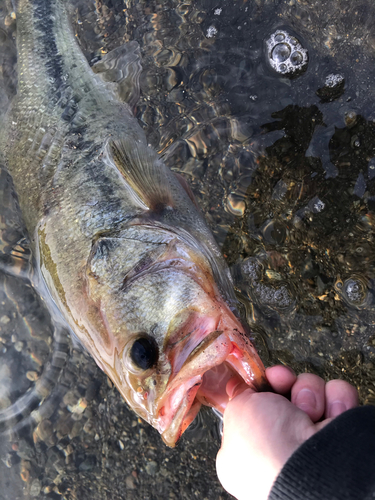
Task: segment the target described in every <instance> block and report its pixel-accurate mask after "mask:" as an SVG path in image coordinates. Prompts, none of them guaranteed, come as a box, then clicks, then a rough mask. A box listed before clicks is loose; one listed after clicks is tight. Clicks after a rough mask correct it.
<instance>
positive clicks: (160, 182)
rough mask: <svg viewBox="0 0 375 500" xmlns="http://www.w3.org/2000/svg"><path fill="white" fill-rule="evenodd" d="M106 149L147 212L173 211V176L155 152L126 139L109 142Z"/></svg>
mask: <svg viewBox="0 0 375 500" xmlns="http://www.w3.org/2000/svg"><path fill="white" fill-rule="evenodd" d="M109 148H110V153H111V156H112V159H113V161H114V163H115V165H116V167H117V168H118V170H119V172H120V173H121V175H122V176H123V177H124V179H125V180H126V182H127V183H128V184H129V186H130V187H131V188H132V189H133V190H134V191H135V192H136V193H137V195H138V196H139V198H140V199H141V200H142V201H143V202H144V203H145V205H146V206H148V207H149V209H150V210H153V211H155V212H160V211H162V210H164V209H165V208H167V207H170V208H174V200H173V195H172V191H171V183H172V181H174V179H173V174H172V172H171V171H170V170H169V169H168V167H166V166H165V165H164V163H163V162H162V161H161V160H160V159H159V158H158V156H157V154H156V153H155V151H153V150H152V149H151V148H150V147H148V146H147V145H146V144H145V143H144V142H138V141H136V140H134V139H132V138H129V137H126V138H123V139H120V140H114V141H111V142H110V143H109Z"/></svg>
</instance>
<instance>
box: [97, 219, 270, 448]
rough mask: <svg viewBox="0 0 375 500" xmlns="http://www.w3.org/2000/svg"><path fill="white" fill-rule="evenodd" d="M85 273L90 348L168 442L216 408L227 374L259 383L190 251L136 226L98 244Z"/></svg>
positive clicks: (255, 367) (236, 328) (221, 403)
mask: <svg viewBox="0 0 375 500" xmlns="http://www.w3.org/2000/svg"><path fill="white" fill-rule="evenodd" d="M110 240H111V241H110ZM99 247H100V248H99ZM104 248H105V250H104ZM130 248H132V251H130ZM87 276H88V288H87V297H88V299H89V301H91V303H92V304H95V307H96V314H95V315H94V316H95V318H96V320H95V321H96V322H95V321H94V320H92V325H91V326H90V335H91V338H92V339H93V346H92V347H94V348H92V349H90V351H91V353H92V355H93V356H94V358H95V359H96V361H97V363H98V365H99V366H100V367H101V368H102V369H103V370H104V371H105V372H106V373H107V374H108V375H109V377H110V378H111V379H112V381H113V382H114V383H115V385H116V387H117V388H118V390H119V391H120V393H121V394H122V395H123V397H124V398H125V400H126V401H127V402H128V404H129V405H130V406H131V407H132V409H133V410H134V411H135V412H136V413H137V414H138V415H139V416H141V417H142V418H143V419H145V420H146V421H147V422H149V423H150V424H151V425H152V426H153V427H155V428H156V429H157V430H158V431H159V432H160V434H161V435H162V438H163V440H164V441H165V443H166V444H168V445H169V446H174V445H175V443H176V441H177V440H178V439H179V437H180V436H181V434H182V433H183V432H184V431H185V429H186V428H187V427H188V425H189V424H190V423H191V422H192V421H193V420H194V418H195V416H196V415H197V413H198V411H199V409H200V407H201V405H202V404H205V405H208V406H212V407H215V408H217V409H218V410H219V411H221V412H223V411H224V409H225V405H226V403H227V400H228V398H227V396H226V392H225V387H226V383H227V382H228V380H229V379H230V378H232V377H237V378H239V379H240V380H244V381H245V382H246V383H247V384H248V385H249V386H250V387H252V388H254V389H256V390H261V389H262V387H263V386H264V385H265V383H266V378H265V373H264V367H263V364H262V362H261V360H260V359H259V357H258V354H257V353H256V351H255V348H254V346H253V344H252V343H251V341H250V339H249V337H248V335H247V334H246V331H245V329H244V326H243V325H242V323H241V321H240V320H239V318H238V317H237V316H236V314H235V313H234V312H233V311H232V310H231V308H230V307H229V306H228V304H227V303H226V301H225V300H224V299H223V297H222V295H221V294H220V292H219V290H218V287H217V285H216V283H215V280H214V277H213V272H212V268H211V265H210V263H209V260H208V259H207V257H206V256H205V254H204V252H202V251H200V250H199V249H198V248H194V247H193V246H192V245H191V244H189V243H187V242H186V241H183V240H182V239H181V238H179V237H177V236H176V235H175V234H171V233H170V232H168V231H164V233H163V232H162V231H161V230H158V229H155V228H150V227H145V226H143V227H140V226H139V227H136V228H133V229H132V231H130V232H129V231H128V233H127V234H126V235H122V237H121V238H115V239H109V238H106V242H104V241H98V242H97V244H96V248H95V246H94V248H93V253H92V256H91V258H90V261H89V266H88V271H87ZM95 307H94V309H95ZM96 337H99V338H98V339H97V341H96ZM99 345H101V347H100V348H98V346H99Z"/></svg>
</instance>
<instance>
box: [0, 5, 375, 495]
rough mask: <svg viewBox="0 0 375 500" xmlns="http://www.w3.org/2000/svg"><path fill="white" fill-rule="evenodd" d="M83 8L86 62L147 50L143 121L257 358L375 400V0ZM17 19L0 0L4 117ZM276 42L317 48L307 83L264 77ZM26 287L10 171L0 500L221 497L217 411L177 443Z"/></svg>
mask: <svg viewBox="0 0 375 500" xmlns="http://www.w3.org/2000/svg"><path fill="white" fill-rule="evenodd" d="M71 5H72V22H73V24H74V27H75V30H76V32H77V36H78V38H79V40H80V43H81V46H82V49H83V50H84V52H85V55H86V56H87V58H88V60H89V61H90V62H91V63H92V64H94V63H95V62H96V61H98V60H99V59H100V56H101V54H103V53H105V52H108V51H110V50H111V49H113V48H115V47H117V46H118V45H120V44H121V43H123V42H124V41H126V40H133V39H135V40H137V41H138V43H139V44H140V46H141V50H142V54H143V73H142V77H141V90H142V93H141V99H140V101H139V102H138V104H137V106H136V110H135V112H136V114H137V117H138V118H139V120H140V123H141V124H142V126H143V127H144V129H145V131H146V133H147V136H148V139H149V142H150V143H151V144H153V146H154V147H155V148H156V149H157V150H158V151H159V152H160V154H161V155H163V157H164V159H165V161H166V163H167V164H168V165H169V166H170V167H171V168H172V169H174V170H176V171H178V172H181V173H182V174H183V175H184V176H185V177H186V178H187V180H188V181H189V183H190V185H191V186H192V189H193V191H194V194H195V196H196V198H197V200H198V203H199V205H200V207H201V208H202V210H203V212H204V213H205V216H206V218H207V220H208V222H209V224H210V226H211V228H212V230H213V232H214V234H215V236H216V238H217V241H218V242H219V244H220V245H221V247H222V251H223V253H224V255H225V256H226V258H227V260H228V263H229V264H230V266H231V267H232V272H233V276H234V278H235V282H236V287H237V291H238V296H239V299H240V301H241V303H242V304H243V314H244V315H245V316H246V318H247V320H248V322H249V323H250V324H251V326H252V329H253V331H254V335H255V338H256V341H257V346H258V348H259V351H260V353H261V356H262V358H263V360H264V362H265V363H266V364H270V363H275V362H285V363H288V364H290V365H291V366H293V367H294V368H295V369H296V370H297V371H303V370H305V369H309V370H313V371H315V372H316V373H318V374H320V375H323V376H326V377H337V376H341V377H344V378H346V379H347V380H349V381H351V382H352V383H353V384H355V385H356V386H357V387H358V388H359V390H360V395H361V399H362V401H363V402H368V403H374V401H375V368H374V359H375V326H374V325H375V297H374V278H375V275H374V257H375V255H374V224H375V218H374V217H375V215H374V208H375V184H374V183H375V180H374V178H375V140H374V137H375V134H374V132H375V105H374V102H375V100H374V97H375V96H374V94H375V85H374V83H373V82H374V79H375V65H374V59H375V56H374V48H375V35H374V33H375V30H374V27H375V7H374V6H373V4H372V2H371V1H370V0H367V1H361V2H359V1H354V2H353V1H351V2H349V1H347V2H346V1H342V0H337V1H335V0H332V1H330V2H321V1H320V0H319V1H316V2H311V1H310V2H305V1H303V0H301V1H297V0H291V1H288V2H283V1H271V0H270V1H267V0H253V1H245V2H243V1H242V0H241V1H230V2H229V1H225V0H223V1H220V2H212V1H207V0H197V1H186V2H178V1H172V0H169V1H165V2H157V1H153V0H149V1H134V0H133V1H128V2H125V3H124V2H123V1H120V0H118V1H116V0H112V1H111V0H103V1H97V2H86V1H83V0H76V1H74V2H72V4H71ZM96 9H97V10H96ZM11 12H12V10H11V2H8V1H5V0H2V1H0V23H1V24H0V27H1V28H2V31H0V47H1V50H0V67H1V72H0V119H1V113H3V112H4V110H5V109H6V108H7V106H8V105H9V102H10V101H11V98H12V95H14V92H15V82H16V77H17V73H16V66H15V64H16V59H15V48H14V40H15V22H14V20H13V19H12V16H11V15H10V14H11ZM280 31H282V32H286V33H288V35H289V36H290V40H293V39H294V40H296V41H297V43H298V44H300V45H298V47H299V51H301V50H302V49H303V50H306V51H307V52H308V62H307V67H306V68H303V71H297V72H292V73H291V74H286V73H285V72H284V71H281V72H278V71H276V70H275V69H274V68H273V67H272V64H271V61H270V60H269V57H270V52H269V51H268V50H267V40H269V39H270V37H272V36H274V39H275V41H276V42H277V41H279V42H280V40H278V39H276V37H277V36H278V35H277V34H278V33H279V32H280ZM281 42H282V40H281ZM288 43H289V45H288V47H289V49H290V52H291V55H292V53H293V50H294V49H293V47H292V46H293V44H292V42H288ZM301 47H302V49H301ZM289 49H288V50H289ZM272 54H274V55H275V57H276V56H277V57H278V59H277V62H278V63H279V64H281V63H284V62H285V55H286V53H284V52H282V51H281V52H280V53H279V52H278V51H277V52H276V53H274V52H272V51H271V57H272ZM280 57H281V59H282V60H280ZM293 61H294V62H293ZM299 63H300V58H299V57H297V56H296V57H295V58H294V59H293V60H292V61H291V64H299ZM32 281H33V266H32V258H31V256H30V253H29V251H28V247H27V235H26V234H25V231H24V229H23V226H22V219H21V217H20V214H19V212H18V209H17V204H16V201H15V198H14V195H13V193H12V184H11V179H10V178H9V177H8V176H7V174H6V172H5V171H4V169H0V381H1V383H0V432H1V433H2V434H1V436H0V458H1V460H0V483H1V485H2V491H1V492H0V499H2V498H4V499H12V500H13V499H16V498H20V499H21V498H22V499H23V498H41V499H44V498H53V499H60V498H61V499H62V498H66V499H74V498H79V499H85V498H90V499H91V498H98V499H99V498H100V499H103V498H108V499H109V498H111V499H112V498H116V499H117V498H118V499H121V498H127V499H129V498H130V499H131V498H137V499H139V498H142V499H161V498H163V499H164V498H187V499H191V498H207V499H211V498H212V499H217V498H222V499H224V498H229V496H228V495H227V494H226V493H225V492H224V491H223V490H222V488H221V487H220V485H219V483H218V481H217V479H216V475H215V470H214V457H215V453H216V451H217V447H218V440H217V439H216V437H215V433H216V429H215V426H214V425H213V424H212V420H211V417H210V415H209V414H206V413H203V415H202V416H201V417H200V421H199V422H198V423H197V424H196V425H195V429H193V430H192V431H189V432H188V433H187V434H186V436H185V437H184V438H183V439H182V442H181V443H180V444H179V446H178V447H177V448H176V449H175V450H170V449H167V448H166V447H165V445H164V444H163V443H162V441H161V439H160V438H159V436H158V435H157V433H156V431H154V430H153V429H151V428H150V427H149V426H147V425H146V424H144V423H142V422H141V421H139V420H138V419H137V418H136V417H135V416H134V415H133V414H132V413H131V411H129V410H128V408H127V407H126V404H125V403H124V402H123V401H122V400H121V398H120V396H119V395H118V393H117V391H116V390H115V389H114V388H113V387H112V385H111V383H110V382H109V381H107V379H106V378H105V377H104V375H103V374H102V373H101V372H100V371H99V369H97V368H96V366H95V364H94V363H93V361H92V360H91V359H90V358H89V357H88V356H87V355H85V353H84V352H82V350H80V349H79V348H78V347H77V346H74V345H73V343H72V342H71V340H70V338H69V335H68V333H67V332H66V331H65V330H64V328H63V327H62V326H61V325H58V324H55V323H54V322H53V320H52V319H51V316H50V314H49V312H48V308H47V307H46V305H45V304H44V303H43V301H42V300H41V299H40V297H38V294H37V292H36V291H35V289H34V288H33V287H32V285H31V283H32ZM249 490H251V485H249Z"/></svg>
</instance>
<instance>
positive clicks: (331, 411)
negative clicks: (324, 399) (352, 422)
mask: <svg viewBox="0 0 375 500" xmlns="http://www.w3.org/2000/svg"><path fill="white" fill-rule="evenodd" d="M344 411H346V406H345V405H344V403H343V402H341V401H334V402H333V403H331V404H330V405H329V408H328V418H335V417H338V416H339V415H341V413H344Z"/></svg>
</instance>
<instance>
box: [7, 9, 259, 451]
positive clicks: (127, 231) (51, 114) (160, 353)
mask: <svg viewBox="0 0 375 500" xmlns="http://www.w3.org/2000/svg"><path fill="white" fill-rule="evenodd" d="M67 5H68V3H67V2H64V1H62V0H19V2H18V8H17V51H18V89H17V96H16V97H15V99H14V101H13V102H12V105H11V108H10V110H9V112H8V113H7V116H6V119H5V123H4V124H3V126H2V132H1V137H0V146H1V147H0V151H1V160H2V162H3V163H4V164H5V165H6V167H7V169H8V170H9V172H10V174H11V175H12V177H13V181H14V185H15V188H16V191H17V194H18V199H19V204H20V207H21V210H22V213H23V216H24V220H25V223H26V227H27V229H28V232H29V235H30V239H31V244H32V248H33V250H34V254H35V256H36V262H37V266H38V268H39V271H40V272H39V273H38V274H39V276H40V281H39V284H37V286H38V287H39V289H40V290H41V293H42V294H43V293H44V294H46V293H48V294H49V295H50V296H51V297H52V299H53V303H54V305H55V306H54V307H56V308H57V309H58V310H59V311H60V313H61V315H62V317H63V318H64V321H66V322H67V323H68V325H69V326H70V328H71V330H72V331H73V333H74V334H75V336H76V337H77V338H78V339H79V340H80V342H81V343H82V344H83V345H84V346H85V347H86V349H87V350H88V351H89V352H90V353H91V355H92V356H93V358H94V359H95V361H96V363H97V364H98V366H99V367H100V368H101V369H102V370H103V371H104V372H105V373H106V374H107V375H108V376H109V377H110V378H111V379H112V381H113V382H114V384H115V385H116V387H117V388H118V390H119V391H120V393H121V394H122V396H123V397H124V398H125V400H126V401H127V402H128V404H129V405H130V406H131V407H132V408H133V410H134V411H135V412H136V413H137V414H138V415H140V416H141V417H142V418H143V419H145V420H146V421H148V422H149V423H150V424H151V425H153V426H154V427H155V428H156V429H157V430H158V431H159V432H160V433H161V435H162V437H163V439H164V441H165V442H166V443H167V444H168V445H170V446H173V445H174V444H175V443H176V441H177V439H178V438H179V437H180V436H181V434H182V433H183V432H184V430H185V429H186V428H187V426H188V425H189V424H190V423H191V422H192V420H193V419H194V418H195V416H196V414H197V412H198V411H199V408H200V406H201V404H206V405H209V406H213V407H216V409H218V410H219V411H223V409H224V408H225V404H226V396H225V385H226V382H227V381H228V380H229V378H231V377H238V378H240V379H243V380H244V381H245V382H246V383H247V384H249V385H250V386H252V387H253V388H255V389H261V387H262V386H263V385H264V384H265V382H266V380H265V374H264V367H263V365H262V362H261V361H260V359H259V357H258V355H257V353H256V351H255V348H254V346H253V344H252V343H251V341H250V339H249V336H248V334H247V331H246V327H245V326H244V325H243V324H241V322H240V320H239V316H238V313H237V312H236V299H235V295H234V291H233V284H232V281H231V277H230V274H229V271H228V269H227V267H226V265H225V262H224V260H223V258H222V256H221V254H220V251H219V249H218V247H217V245H216V243H215V241H214V238H213V236H212V234H211V232H210V230H209V228H208V226H207V225H206V223H205V220H204V218H203V217H202V214H201V212H200V210H199V208H198V207H197V206H196V203H195V201H194V197H193V195H192V193H191V190H190V189H189V188H188V186H187V184H186V182H185V181H184V180H183V179H182V178H181V177H179V176H176V175H175V174H174V173H173V172H172V171H170V170H169V169H168V168H167V167H166V166H165V165H164V163H163V162H162V161H161V160H160V158H159V157H158V155H157V154H156V152H155V151H154V150H153V149H152V148H151V147H149V146H148V144H147V141H146V137H145V134H144V132H143V130H142V129H141V127H140V126H139V124H138V122H137V120H136V119H135V118H134V116H133V112H132V105H134V102H133V101H134V95H135V94H134V93H133V92H132V91H131V90H130V91H129V92H128V93H127V94H126V93H125V94H126V99H127V101H128V102H124V101H123V100H121V99H120V97H119V93H118V91H117V90H118V89H117V88H116V85H115V84H113V83H108V82H106V81H104V79H103V78H101V76H100V75H98V74H95V73H94V72H93V70H92V69H91V68H90V66H89V64H88V62H87V60H86V59H85V57H84V55H83V53H82V52H81V50H80V48H79V45H78V43H77V40H76V38H75V36H74V34H73V31H72V29H71V27H70V25H69V19H68V15H67V12H66V9H67ZM116 50H118V52H116V53H115V54H114V55H113V56H111V57H112V59H111V60H112V62H113V61H116V58H117V59H119V58H120V59H121V58H122V59H123V60H124V61H125V63H124V64H125V66H124V71H123V73H124V74H126V72H128V73H129V74H130V76H128V81H129V82H130V83H131V81H132V78H133V80H134V81H135V80H136V76H134V75H133V76H131V73H132V71H131V70H130V69H131V68H133V69H134V68H136V67H137V61H139V48H138V46H137V44H136V43H135V42H130V43H129V44H127V45H126V46H124V47H122V48H120V49H116ZM107 60H108V59H107ZM129 61H130V62H129ZM117 62H118V61H117ZM131 64H133V66H131ZM129 68H130V69H129ZM136 73H137V71H135V72H134V74H136Z"/></svg>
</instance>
